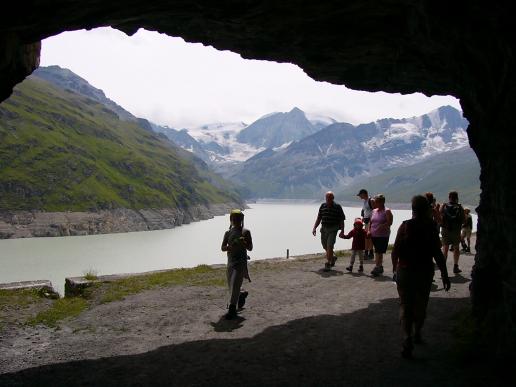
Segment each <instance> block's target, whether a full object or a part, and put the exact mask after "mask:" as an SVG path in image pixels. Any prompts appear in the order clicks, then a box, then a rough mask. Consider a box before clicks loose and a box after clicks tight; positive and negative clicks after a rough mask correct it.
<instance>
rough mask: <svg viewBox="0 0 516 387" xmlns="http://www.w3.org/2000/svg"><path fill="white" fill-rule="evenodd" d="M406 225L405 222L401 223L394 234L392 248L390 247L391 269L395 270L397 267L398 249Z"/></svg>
mask: <svg viewBox="0 0 516 387" xmlns="http://www.w3.org/2000/svg"><path fill="white" fill-rule="evenodd" d="M405 230H406V225H405V223H402V224H401V226H400V227H399V228H398V233H397V234H396V240H395V241H394V248H393V249H392V253H391V260H392V271H394V272H395V271H396V268H397V267H398V261H399V259H400V254H399V249H400V244H401V240H402V238H403V236H404V234H405Z"/></svg>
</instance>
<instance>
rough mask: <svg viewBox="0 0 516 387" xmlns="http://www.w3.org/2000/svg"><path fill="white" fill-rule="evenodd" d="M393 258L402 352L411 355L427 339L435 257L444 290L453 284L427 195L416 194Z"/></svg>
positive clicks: (395, 246)
mask: <svg viewBox="0 0 516 387" xmlns="http://www.w3.org/2000/svg"><path fill="white" fill-rule="evenodd" d="M391 258H392V266H393V270H394V271H395V273H396V286H397V289H398V295H399V297H400V323H401V328H402V333H403V344H402V351H401V355H402V356H403V357H405V358H411V357H412V351H413V349H414V344H421V343H423V338H422V334H421V333H422V329H423V324H424V321H425V316H426V309H427V306H428V300H429V298H430V290H431V288H432V280H433V277H434V262H433V259H435V262H436V263H437V266H438V267H439V270H440V271H441V279H442V282H443V287H444V290H445V291H448V290H449V289H450V285H451V284H450V279H449V278H448V270H447V268H446V260H445V258H444V255H443V253H442V251H441V241H440V240H439V232H438V231H437V229H436V228H435V222H434V220H433V219H432V218H431V214H430V212H429V211H428V200H427V198H426V197H425V196H422V195H417V196H414V197H413V198H412V219H410V220H405V221H404V222H403V223H402V224H401V226H400V227H399V228H398V234H397V235H396V241H395V242H394V248H393V250H392V255H391Z"/></svg>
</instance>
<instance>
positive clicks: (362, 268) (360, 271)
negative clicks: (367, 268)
mask: <svg viewBox="0 0 516 387" xmlns="http://www.w3.org/2000/svg"><path fill="white" fill-rule="evenodd" d="M363 271H364V266H362V265H360V266H359V267H358V272H359V273H362V272H363Z"/></svg>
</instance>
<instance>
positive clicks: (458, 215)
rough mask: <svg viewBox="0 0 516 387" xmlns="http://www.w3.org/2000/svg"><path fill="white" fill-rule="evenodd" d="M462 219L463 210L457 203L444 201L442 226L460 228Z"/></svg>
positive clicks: (453, 228) (452, 228)
mask: <svg viewBox="0 0 516 387" xmlns="http://www.w3.org/2000/svg"><path fill="white" fill-rule="evenodd" d="M463 220H464V210H463V209H462V206H461V205H460V204H458V203H446V204H445V205H444V210H443V226H444V227H446V228H447V229H450V230H460V228H461V227H462V222H463Z"/></svg>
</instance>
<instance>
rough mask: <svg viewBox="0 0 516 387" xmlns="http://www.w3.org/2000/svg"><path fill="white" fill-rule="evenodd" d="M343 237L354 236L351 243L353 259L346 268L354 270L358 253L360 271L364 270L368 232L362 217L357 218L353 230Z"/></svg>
mask: <svg viewBox="0 0 516 387" xmlns="http://www.w3.org/2000/svg"><path fill="white" fill-rule="evenodd" d="M341 238H344V239H350V238H353V243H352V244H351V260H350V262H349V266H348V267H346V270H347V271H349V272H352V271H353V265H354V264H355V258H356V256H357V255H358V259H359V260H360V266H358V272H359V273H362V272H363V271H364V249H365V244H366V232H365V230H364V224H363V223H362V219H360V218H356V219H355V223H353V230H351V231H350V232H349V233H348V234H347V235H343V236H341Z"/></svg>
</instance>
